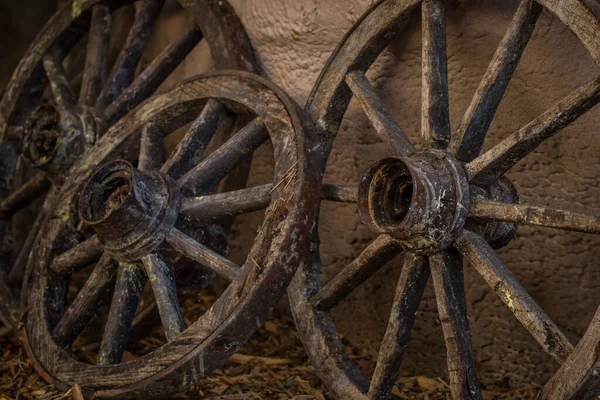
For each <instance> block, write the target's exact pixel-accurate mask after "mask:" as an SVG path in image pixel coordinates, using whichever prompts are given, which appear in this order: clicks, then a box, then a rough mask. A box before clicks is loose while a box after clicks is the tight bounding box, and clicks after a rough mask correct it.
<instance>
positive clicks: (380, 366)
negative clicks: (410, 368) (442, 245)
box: [369, 253, 429, 399]
mask: <svg viewBox="0 0 600 400" xmlns="http://www.w3.org/2000/svg"><path fill="white" fill-rule="evenodd" d="M428 279H429V269H428V268H427V261H426V260H425V258H423V257H422V256H418V255H415V254H413V253H408V254H406V256H405V258H404V266H403V267H402V273H401V274H400V280H399V281H398V286H397V287H396V294H395V295H394V302H393V303H392V312H391V315H390V319H389V321H388V326H387V329H386V331H385V335H384V337H383V341H382V342H381V346H380V348H379V357H378V358H377V364H376V366H375V372H374V373H373V378H372V379H371V385H370V387H369V398H370V399H387V398H388V397H389V395H390V393H391V391H392V388H393V387H394V383H395V382H396V379H397V378H398V375H399V374H400V364H401V363H402V356H403V354H404V350H405V349H406V346H407V345H408V339H409V337H410V331H411V330H412V326H413V323H414V321H415V314H416V313H417V309H418V308H419V304H420V303H421V297H423V291H424V290H425V286H426V285H427V280H428Z"/></svg>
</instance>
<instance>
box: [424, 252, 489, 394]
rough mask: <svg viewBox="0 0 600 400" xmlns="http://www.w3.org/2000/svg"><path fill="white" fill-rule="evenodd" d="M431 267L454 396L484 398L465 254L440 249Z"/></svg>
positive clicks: (430, 261) (431, 261)
mask: <svg viewBox="0 0 600 400" xmlns="http://www.w3.org/2000/svg"><path fill="white" fill-rule="evenodd" d="M429 268H430V269H431V278H432V280H433V285H434V288H435V298H436V302H437V308H438V313H439V316H440V321H441V322H442V329H443V331H444V339H445V342H446V354H447V361H448V374H449V377H450V390H451V392H452V397H454V398H455V399H483V397H482V394H481V388H480V387H479V380H478V378H477V373H476V371H475V361H474V358H473V347H472V345H471V334H470V330H469V317H468V315H467V301H466V298H465V282H464V277H463V266H462V256H461V255H460V254H458V253H455V252H449V251H445V252H442V253H437V254H435V255H433V256H430V257H429Z"/></svg>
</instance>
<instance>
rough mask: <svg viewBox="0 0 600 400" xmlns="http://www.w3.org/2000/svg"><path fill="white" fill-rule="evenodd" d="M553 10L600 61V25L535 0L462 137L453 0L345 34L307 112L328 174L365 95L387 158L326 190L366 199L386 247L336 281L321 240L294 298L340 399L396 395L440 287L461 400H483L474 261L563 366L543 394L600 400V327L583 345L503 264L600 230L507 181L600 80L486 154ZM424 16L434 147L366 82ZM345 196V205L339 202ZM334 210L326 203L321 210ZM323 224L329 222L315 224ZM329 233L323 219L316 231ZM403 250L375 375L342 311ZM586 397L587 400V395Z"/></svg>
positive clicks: (385, 16)
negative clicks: (410, 130) (552, 237)
mask: <svg viewBox="0 0 600 400" xmlns="http://www.w3.org/2000/svg"><path fill="white" fill-rule="evenodd" d="M544 8H546V9H547V10H548V11H550V12H552V13H553V14H555V15H556V16H557V17H558V18H559V19H560V20H562V21H563V22H564V23H565V24H567V25H568V26H569V27H570V28H571V29H572V31H573V32H574V33H575V34H576V35H577V36H578V38H579V39H580V40H581V42H582V43H583V44H584V46H585V48H586V49H587V50H588V51H589V53H590V54H591V56H592V58H593V59H594V60H595V61H596V62H598V61H600V59H599V58H598V54H599V51H600V40H599V37H598V35H597V34H596V35H595V34H592V33H591V32H598V31H599V29H600V23H599V22H598V20H597V19H596V18H595V17H594V16H593V15H592V14H591V12H590V11H589V10H588V9H587V8H586V7H585V6H584V5H583V4H582V3H581V2H579V1H569V2H562V3H560V2H551V1H543V0H540V1H530V0H523V1H521V2H520V4H519V6H518V7H517V10H516V13H515V15H514V17H513V19H512V22H511V23H510V24H509V27H508V30H507V32H506V34H505V36H504V37H503V39H502V40H501V41H500V44H499V45H498V48H497V50H496V52H495V54H494V56H493V58H492V60H491V62H490V64H489V67H488V69H487V71H486V73H485V74H484V76H483V78H482V80H481V82H480V84H479V86H478V88H477V90H476V92H475V95H474V97H473V99H472V101H471V104H470V105H469V107H468V109H467V110H466V112H465V115H464V117H463V119H462V120H461V122H460V124H458V127H457V129H455V130H451V127H450V118H449V97H450V96H449V89H448V72H447V56H446V17H445V13H444V4H443V1H441V0H423V1H417V0H414V1H393V0H382V1H379V2H377V4H375V5H374V6H373V7H371V8H370V9H369V10H368V11H367V12H366V13H365V14H364V15H363V16H362V17H361V18H360V19H359V21H358V22H357V23H356V24H355V26H354V27H353V28H352V29H351V30H350V31H349V32H348V33H347V34H346V36H345V38H344V39H343V40H342V42H341V43H340V44H339V46H338V47H337V49H336V50H335V51H334V53H333V55H332V56H331V58H330V59H329V61H328V62H327V64H326V66H325V68H324V69H323V71H322V72H321V75H320V77H319V80H318V82H317V84H316V85H315V87H314V89H313V91H312V93H311V95H310V98H309V101H308V104H307V110H308V112H309V113H310V115H311V116H312V117H313V119H314V120H315V121H316V124H317V126H318V128H319V130H320V132H319V133H320V134H321V140H322V156H321V158H320V159H319V161H320V167H321V169H322V170H325V168H326V165H327V158H328V156H329V154H330V152H331V150H332V147H333V142H334V140H335V137H336V134H337V131H338V128H339V127H340V125H341V123H342V119H343V116H344V113H345V112H346V110H347V107H348V105H349V103H350V100H351V99H352V98H355V99H356V100H357V103H358V104H359V105H360V107H361V109H362V111H363V112H364V114H365V115H366V117H367V119H368V120H369V122H370V123H371V125H372V126H373V128H374V131H375V132H376V133H377V134H378V135H379V137H380V139H381V140H382V141H383V142H384V143H385V144H387V147H388V150H389V153H388V156H387V157H385V158H382V159H381V160H380V161H378V162H376V163H375V164H373V165H372V166H371V167H370V168H368V169H367V170H366V171H364V174H363V175H362V178H361V179H360V182H357V183H356V186H354V187H349V186H337V185H325V186H324V189H323V191H322V199H323V200H327V201H338V202H340V201H343V202H355V203H356V207H357V212H358V214H359V218H360V220H361V221H362V223H363V224H364V225H366V227H368V228H369V230H371V231H372V232H373V233H375V239H374V240H373V241H372V242H371V243H370V244H369V245H368V246H367V247H366V248H365V249H364V250H363V251H362V253H360V255H358V256H357V257H356V258H355V259H353V260H352V261H350V262H349V263H348V264H347V266H345V267H344V268H342V269H341V271H340V272H338V273H337V275H335V276H334V277H333V278H332V279H330V280H329V281H327V282H325V281H324V280H323V276H322V271H323V270H325V269H327V266H323V265H322V261H321V257H320V254H319V251H318V249H319V239H318V232H314V233H313V243H312V245H311V249H313V250H314V251H312V252H311V253H310V254H309V255H307V258H306V261H305V262H304V263H303V264H302V266H301V268H300V270H299V271H298V273H297V275H296V276H295V278H294V280H293V283H292V285H291V286H290V288H289V294H290V304H291V307H292V310H293V313H294V318H295V321H296V324H297V327H298V331H299V334H300V337H301V339H302V340H303V342H304V344H305V348H306V351H307V352H308V354H309V356H310V359H311V362H312V364H313V366H314V367H315V369H316V370H317V373H318V374H319V376H320V377H321V378H322V380H323V382H324V383H325V384H326V385H328V387H329V389H330V390H331V391H332V392H333V393H334V395H335V396H336V397H338V398H344V399H349V398H352V399H387V398H389V397H390V396H391V393H392V390H393V388H394V384H395V382H396V379H397V378H398V376H399V374H400V365H401V362H402V358H403V354H404V352H405V349H406V347H407V346H408V342H409V337H410V332H411V330H412V327H413V324H414V322H415V319H416V318H418V314H417V309H418V306H419V304H420V302H421V298H422V296H423V291H424V288H425V285H426V284H427V282H428V280H429V279H431V280H432V283H433V287H434V289H435V300H436V302H437V309H438V313H439V319H440V321H441V325H442V331H443V335H444V338H445V344H446V350H447V364H448V371H449V380H450V389H451V392H452V395H453V397H454V398H455V399H482V398H483V395H482V389H481V385H480V384H479V379H478V376H477V373H476V368H475V362H474V353H473V349H472V345H471V336H470V329H469V319H468V315H467V302H466V296H465V287H464V279H463V260H465V261H468V262H469V264H470V265H471V266H472V267H473V268H474V269H475V270H476V271H477V272H478V273H479V275H481V277H483V279H484V280H485V281H486V282H487V283H488V284H489V286H490V287H491V289H492V290H493V291H494V292H495V294H497V295H498V297H499V298H500V299H501V300H502V301H503V302H504V303H505V304H506V306H507V307H508V308H509V309H510V311H511V312H512V313H513V314H514V315H515V317H516V318H517V319H518V321H519V322H520V323H521V324H522V325H523V326H524V327H525V328H526V329H527V331H528V332H529V333H530V334H531V336H532V337H533V338H534V339H535V340H536V341H537V342H538V343H539V345H540V346H541V348H542V349H543V350H544V351H545V352H546V353H548V354H549V355H550V356H551V357H552V358H554V360H555V361H556V362H557V363H559V364H561V365H562V367H561V368H560V369H559V371H558V373H557V374H556V375H555V376H554V377H553V378H552V379H551V380H550V381H549V382H548V384H547V385H546V386H545V387H544V388H543V390H542V391H541V394H540V398H548V399H550V398H552V399H555V398H556V399H558V398H561V399H562V398H590V399H591V398H595V397H596V396H597V395H598V394H600V389H598V388H599V387H600V385H599V384H598V380H597V379H596V375H598V374H597V369H598V365H599V364H598V363H599V361H598V360H599V357H598V354H597V351H596V349H597V348H598V344H599V343H600V336H599V335H598V321H597V320H598V317H597V316H596V318H595V319H594V320H593V321H592V324H591V325H590V327H589V329H588V332H587V333H586V335H585V336H584V337H583V339H582V340H581V341H580V343H579V344H578V346H577V347H576V348H575V349H574V347H573V345H572V344H571V343H570V341H569V340H568V339H567V337H566V336H565V335H564V334H563V332H561V330H560V329H559V328H558V326H557V325H556V324H555V323H554V322H553V321H552V319H551V318H550V317H549V316H548V315H547V314H546V313H545V312H544V310H543V309H542V308H541V307H540V306H539V305H538V304H536V302H535V301H534V300H533V298H532V297H531V296H530V295H529V294H528V293H527V291H526V290H525V288H524V287H523V286H522V285H521V284H520V283H519V281H518V280H517V279H516V278H515V277H514V276H513V275H512V274H511V272H510V271H509V270H508V268H506V267H505V266H504V265H503V263H502V262H501V261H500V259H499V258H498V257H497V256H496V255H495V251H494V249H495V248H500V247H503V246H505V245H506V244H508V243H509V242H510V241H511V240H512V239H513V238H514V235H515V233H516V229H517V227H518V226H519V225H532V226H541V227H550V228H557V229H565V230H569V231H575V232H587V233H592V234H598V233H600V229H599V228H600V225H599V224H598V217H597V215H591V214H581V213H574V212H570V211H566V210H560V209H555V208H551V207H540V206H536V205H527V204H519V197H518V192H517V189H516V188H515V186H514V185H513V184H512V182H511V181H510V180H509V179H508V178H506V177H505V176H504V174H505V172H507V171H508V170H509V169H511V168H512V167H513V166H514V165H515V164H516V163H517V162H518V161H519V160H521V159H522V158H524V157H526V156H527V155H528V154H530V153H532V152H533V151H535V149H536V148H537V147H538V146H539V145H540V144H541V143H542V142H544V141H546V140H548V139H549V138H551V137H552V136H553V135H555V134H556V133H558V132H559V131H560V130H561V129H562V128H564V127H566V126H567V125H569V124H570V123H572V122H573V121H575V120H577V119H578V118H579V117H580V116H581V115H583V114H584V113H585V112H587V111H589V110H590V109H592V108H593V107H594V106H596V105H597V104H598V103H599V102H600V84H599V82H600V81H599V80H598V78H595V79H592V80H590V81H589V83H587V84H585V85H583V86H581V87H580V88H579V89H577V90H575V91H574V92H573V93H571V94H569V95H568V96H566V97H565V98H564V99H562V100H560V101H559V102H558V103H557V104H556V105H555V106H553V107H551V108H550V109H548V110H547V111H545V112H544V113H543V114H542V115H540V116H539V117H538V118H536V119H534V120H533V121H531V122H530V123H529V124H527V125H526V126H524V127H523V128H521V129H519V130H518V131H516V132H515V133H514V134H512V135H510V136H509V137H508V138H506V139H505V140H503V141H502V142H500V143H499V144H498V145H496V146H494V147H492V148H491V149H490V150H488V151H487V152H485V153H483V154H480V153H481V150H482V148H483V143H484V140H485V138H486V134H487V132H488V130H489V127H490V125H491V123H492V120H493V118H494V115H495V114H496V111H497V109H498V106H499V104H500V101H501V99H502V98H503V96H504V93H505V91H506V89H507V87H508V85H509V83H510V80H511V77H512V75H513V73H514V71H515V69H516V68H517V65H518V64H519V60H520V58H521V55H522V54H523V51H524V50H525V47H526V46H527V43H528V42H529V40H530V38H531V35H532V32H533V30H534V27H535V25H536V21H537V19H538V17H539V15H540V13H541V11H542V10H543V9H544ZM419 13H420V16H421V29H422V66H421V67H422V68H421V70H422V93H421V132H420V137H421V143H420V144H415V143H412V142H411V140H409V138H408V136H407V135H406V134H405V131H404V130H403V129H402V128H401V125H402V124H401V123H400V124H399V123H398V122H397V121H396V120H395V119H394V117H393V115H392V113H391V112H390V111H388V109H387V108H386V105H385V102H384V101H383V100H382V98H381V97H380V96H379V95H378V93H377V90H376V89H375V88H374V87H373V85H372V84H371V83H370V81H369V79H368V78H367V76H366V73H367V71H368V69H369V68H370V66H371V65H372V64H373V62H374V61H375V60H376V59H377V57H378V56H379V54H380V53H381V52H382V51H383V50H384V49H385V48H386V47H387V46H388V44H389V43H391V42H392V41H393V40H394V39H395V38H399V37H400V36H402V31H403V29H404V28H405V27H406V26H407V24H409V23H410V22H411V21H413V20H414V19H413V17H414V16H415V14H419ZM340 193H346V194H348V195H346V196H344V197H343V198H342V197H340V196H337V197H336V196H335V194H340ZM323 209H327V207H322V208H321V210H323ZM315 221H317V220H315ZM316 225H317V223H316V222H315V226H316ZM400 253H404V263H403V265H402V267H401V268H402V269H401V274H400V278H399V281H398V284H397V287H396V292H395V297H394V300H393V304H392V309H391V315H390V316H389V321H388V324H387V329H386V331H385V334H384V336H383V341H382V343H381V345H380V348H379V354H378V357H377V360H376V363H375V366H374V370H373V371H371V372H372V375H371V377H370V379H367V378H366V377H365V376H364V375H363V371H361V369H360V368H359V367H358V365H357V364H355V363H354V362H352V361H351V360H350V358H349V357H348V356H347V355H346V349H345V346H344V344H343V342H342V339H341V336H340V334H339V333H338V329H337V327H336V324H335V322H334V320H333V317H332V313H331V310H332V308H333V307H335V306H336V305H337V304H339V303H341V302H343V301H344V300H345V299H346V298H347V297H348V296H349V295H350V294H351V293H352V292H353V291H354V290H355V289H357V288H358V287H359V286H360V285H361V284H363V283H364V282H365V281H366V280H367V279H369V278H370V277H371V276H372V275H373V274H375V272H376V271H378V270H379V269H380V268H382V267H383V266H384V265H385V264H386V263H388V262H390V261H391V260H392V259H394V258H395V257H396V256H397V255H399V254H400ZM582 396H584V397H582Z"/></svg>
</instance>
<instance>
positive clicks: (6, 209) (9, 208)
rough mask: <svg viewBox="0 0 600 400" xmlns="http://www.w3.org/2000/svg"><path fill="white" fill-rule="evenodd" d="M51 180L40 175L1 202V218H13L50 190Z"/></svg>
mask: <svg viewBox="0 0 600 400" xmlns="http://www.w3.org/2000/svg"><path fill="white" fill-rule="evenodd" d="M50 185H52V182H50V179H48V178H47V177H46V175H45V174H42V173H38V174H37V175H35V176H34V177H33V178H31V179H30V180H29V181H27V182H26V183H25V184H23V185H21V186H20V187H19V188H17V189H16V190H15V191H14V192H12V193H11V194H9V195H8V196H7V197H6V198H5V199H4V200H2V201H1V202H0V218H2V219H6V218H10V217H12V216H13V215H14V214H15V213H17V212H18V211H20V210H22V209H23V208H25V207H27V206H28V205H29V204H31V202H33V201H34V200H35V199H37V198H38V197H40V196H41V195H43V194H44V193H46V192H47V191H48V189H50Z"/></svg>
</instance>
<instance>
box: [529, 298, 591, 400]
mask: <svg viewBox="0 0 600 400" xmlns="http://www.w3.org/2000/svg"><path fill="white" fill-rule="evenodd" d="M598 343H600V307H599V308H598V309H597V310H596V314H595V315H594V318H593V319H592V322H591V323H590V325H589V326H588V328H587V330H586V331H585V334H584V335H583V337H582V338H581V340H579V342H578V343H577V346H576V347H575V350H574V351H573V354H571V356H570V357H569V358H568V359H567V361H566V362H565V363H564V364H563V365H561V366H560V368H559V370H558V371H557V372H556V374H554V376H552V378H550V380H549V381H548V382H547V383H546V385H544V387H543V388H542V390H541V391H540V392H539V393H538V395H537V397H536V400H553V399H588V400H591V399H592V398H593V397H594V398H595V397H596V396H597V395H598V393H600V387H599V386H600V374H599V372H600V358H598V351H597V349H598Z"/></svg>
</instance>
